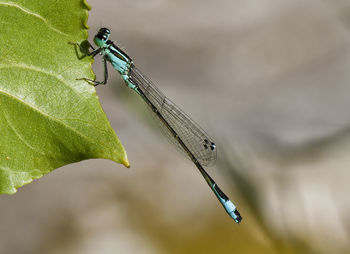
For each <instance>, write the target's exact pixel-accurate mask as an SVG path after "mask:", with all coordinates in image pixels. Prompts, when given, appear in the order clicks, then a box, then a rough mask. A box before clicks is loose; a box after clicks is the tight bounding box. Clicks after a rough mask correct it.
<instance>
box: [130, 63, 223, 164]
mask: <svg viewBox="0 0 350 254" xmlns="http://www.w3.org/2000/svg"><path fill="white" fill-rule="evenodd" d="M129 77H130V78H131V80H132V82H133V83H135V85H137V86H138V87H139V89H140V90H141V91H142V92H143V93H144V94H145V96H146V97H147V98H148V99H149V101H150V102H151V103H152V104H153V105H154V106H155V107H156V108H157V110H158V111H159V112H160V113H161V115H162V116H163V118H164V119H165V120H166V121H167V122H168V123H169V125H170V126H171V127H172V128H173V130H174V131H175V132H176V133H177V135H178V136H179V137H180V138H181V140H182V141H183V142H184V144H185V145H186V146H187V148H188V149H189V150H190V151H191V152H192V154H193V155H194V156H195V157H196V159H197V160H198V161H199V162H200V163H201V164H202V165H204V166H212V165H214V164H215V162H216V150H217V149H216V145H215V143H214V142H213V140H212V139H211V138H210V137H209V136H208V134H207V133H205V131H204V130H203V129H202V128H201V127H200V126H199V125H198V124H197V123H196V122H194V121H193V120H192V119H191V118H190V117H189V116H187V115H186V114H185V113H184V112H183V111H182V110H181V109H180V108H179V107H178V106H176V105H175V104H174V103H173V102H172V101H170V100H169V99H168V98H167V97H166V96H165V95H164V94H163V93H162V92H161V91H160V90H159V89H158V88H157V87H156V86H155V85H154V84H153V83H152V82H151V81H150V80H149V79H148V78H147V77H146V76H144V75H143V74H142V73H141V72H140V71H139V70H138V69H137V68H136V67H134V66H132V67H131V68H130V72H129ZM162 129H163V132H164V133H165V134H166V136H167V137H168V139H169V140H170V142H171V143H172V144H174V145H175V146H176V147H177V148H178V149H179V150H180V151H182V152H183V153H185V155H187V153H186V152H185V150H184V149H183V148H182V146H181V145H180V144H179V142H178V141H177V140H176V138H175V137H174V136H173V134H172V133H171V132H170V130H169V129H168V128H162Z"/></svg>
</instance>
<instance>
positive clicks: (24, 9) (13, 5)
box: [0, 2, 68, 36]
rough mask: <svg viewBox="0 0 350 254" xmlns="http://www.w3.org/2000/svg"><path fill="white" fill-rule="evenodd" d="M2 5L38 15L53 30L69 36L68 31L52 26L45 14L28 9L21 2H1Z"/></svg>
mask: <svg viewBox="0 0 350 254" xmlns="http://www.w3.org/2000/svg"><path fill="white" fill-rule="evenodd" d="M0 5H4V6H9V7H14V8H17V9H19V10H21V11H23V12H25V13H27V14H29V15H32V16H34V17H36V18H38V19H40V20H42V21H43V22H44V23H45V24H46V25H47V26H48V27H49V28H50V29H51V30H53V31H55V32H57V33H59V34H62V35H66V36H68V34H66V33H64V32H62V31H60V30H59V29H57V28H55V27H54V26H52V25H51V24H50V22H49V21H47V19H45V18H44V17H43V16H41V15H39V14H37V13H35V12H32V11H30V10H28V9H26V8H24V7H22V6H20V5H19V4H16V3H4V2H0Z"/></svg>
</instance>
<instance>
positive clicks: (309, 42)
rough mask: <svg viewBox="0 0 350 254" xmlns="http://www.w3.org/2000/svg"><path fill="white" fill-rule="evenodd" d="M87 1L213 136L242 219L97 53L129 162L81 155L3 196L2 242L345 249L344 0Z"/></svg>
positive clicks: (131, 249)
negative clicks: (126, 165) (103, 65)
mask: <svg viewBox="0 0 350 254" xmlns="http://www.w3.org/2000/svg"><path fill="white" fill-rule="evenodd" d="M89 3H90V4H91V5H92V11H91V12H90V17H89V25H90V26H91V30H90V40H91V39H92V37H93V34H94V32H95V31H96V30H97V29H98V28H99V27H101V26H107V27H109V28H110V29H111V31H112V35H111V37H112V39H113V40H115V41H116V42H117V43H118V45H120V46H121V48H123V49H125V50H126V51H127V53H128V54H129V55H130V56H131V57H132V58H133V59H134V61H135V63H136V65H137V66H138V67H139V68H140V69H141V70H143V72H144V73H145V74H146V75H147V76H149V77H150V78H151V79H152V80H153V81H154V82H155V83H156V84H158V86H159V87H160V89H161V90H162V91H163V92H164V93H165V94H166V95H168V97H169V98H171V99H172V100H173V101H175V102H176V103H177V104H178V105H179V106H180V107H181V108H182V109H183V110H184V111H185V112H187V113H188V114H189V115H191V116H192V118H194V119H195V120H196V121H197V122H198V123H200V124H201V125H202V126H203V128H205V129H206V130H207V131H208V132H209V133H210V134H211V136H213V138H214V139H215V140H216V142H217V143H218V152H219V157H218V163H217V166H216V167H213V168H208V170H209V172H210V173H211V175H212V176H213V177H214V179H216V181H217V182H218V183H219V185H220V186H221V187H222V189H223V190H224V191H225V192H226V193H227V195H228V196H230V197H231V199H232V200H233V201H234V202H235V203H236V205H237V206H238V208H239V211H240V212H241V214H242V216H243V222H242V224H241V225H239V226H238V225H236V224H235V223H234V222H233V221H232V220H231V219H230V218H229V217H228V216H227V215H226V214H225V212H224V210H223V209H222V207H221V206H220V204H219V203H218V201H217V200H216V199H215V196H214V195H213V194H212V193H211V191H210V189H209V188H208V186H207V185H206V183H205V181H204V180H203V179H202V178H201V176H200V174H199V173H198V172H197V171H196V168H195V166H194V165H192V164H191V162H190V161H189V160H187V159H185V158H184V157H183V156H182V155H181V154H179V153H177V152H176V151H175V149H172V148H171V147H170V146H169V145H168V144H167V142H166V141H164V138H163V137H162V136H161V135H159V134H158V132H159V131H158V129H157V128H156V125H154V124H153V122H152V120H151V119H152V117H151V114H150V112H149V111H148V110H146V107H145V105H144V103H143V102H142V101H141V100H140V99H139V98H138V96H137V95H135V94H133V92H132V91H130V90H129V89H128V88H127V87H125V85H124V84H123V82H122V80H121V78H120V77H119V75H118V74H117V73H116V72H114V71H113V70H112V68H111V67H110V68H109V69H110V80H109V84H108V85H107V86H105V87H102V86H101V87H98V88H97V93H98V95H99V98H100V100H101V104H102V106H103V108H104V110H105V111H106V114H107V115H108V117H109V119H110V121H111V124H112V126H113V127H114V128H115V130H116V132H117V134H118V136H119V138H120V139H121V141H122V143H123V144H124V146H125V148H126V150H127V152H128V156H129V160H130V162H131V169H126V168H124V167H123V166H121V165H118V164H115V163H112V162H109V161H105V160H89V161H85V162H81V163H77V164H74V165H69V166H66V167H63V168H61V169H57V170H55V171H53V172H52V173H50V174H49V175H47V176H45V177H43V178H42V179H40V180H36V181H34V182H33V183H32V184H29V185H26V186H25V187H23V188H21V189H20V190H19V191H18V193H17V194H15V195H13V196H4V195H2V196H0V211H1V212H0V253H1V254H8V253H11V254H22V253H23V254H24V253H25V254H31V253H33V254H34V253H35V254H40V253H45V254H56V253H68V254H70V253H72V254H73V253H74V254H77V253H78V254H79V253H84V254H88V253H201V254H202V253H224V252H225V253H234V252H235V253H349V251H350V243H349V238H350V236H349V234H350V199H349V197H348V196H349V193H350V187H349V181H350V171H349V166H350V159H349V154H350V128H349V126H350V110H349V106H350V100H349V98H350V86H349V81H350V36H349V35H350V34H349V29H350V1H345V0H338V1H331V0H323V1H321V0H319V1H316V0H310V1H302V0H294V1H290V0H216V1H208V0H186V1H184V0H133V1H130V0H118V1H116V0H104V1H96V0H94V1H93V0H90V1H89ZM94 70H95V72H96V73H97V75H98V77H100V79H101V78H102V69H101V66H100V59H96V61H95V64H94Z"/></svg>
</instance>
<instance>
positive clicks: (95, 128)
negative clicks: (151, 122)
mask: <svg viewBox="0 0 350 254" xmlns="http://www.w3.org/2000/svg"><path fill="white" fill-rule="evenodd" d="M88 10H89V6H88V5H87V4H86V3H85V1H82V0H60V1H57V0H45V1H30V0H22V1H15V0H13V1H9V0H1V1H0V193H8V194H12V193H15V192H16V188H18V187H20V186H23V185H24V184H27V183H30V182H31V181H32V180H33V179H35V178H40V177H41V176H43V175H44V174H47V173H49V172H50V171H52V170H53V169H55V168H58V167H61V166H63V165H66V164H69V163H73V162H78V161H81V160H86V159H90V158H105V159H110V160H113V161H116V162H118V163H123V164H124V165H125V166H129V163H128V159H127V156H126V153H125V151H124V149H123V147H122V145H121V143H120V141H119V140H118V138H117V136H116V134H115V133H114V131H113V129H112V128H111V126H110V124H109V122H108V120H107V117H106V115H105V114H104V112H103V110H102V108H101V106H100V103H99V101H98V98H97V96H96V91H95V88H94V87H93V86H92V85H90V84H88V83H87V82H85V81H81V80H76V79H77V78H82V77H86V78H90V79H91V78H92V79H93V78H94V74H93V72H92V70H91V62H92V59H91V58H89V57H85V58H84V59H82V60H79V59H78V57H77V50H76V47H75V46H74V45H71V44H69V42H81V41H84V40H86V39H87V25H86V20H87V16H88Z"/></svg>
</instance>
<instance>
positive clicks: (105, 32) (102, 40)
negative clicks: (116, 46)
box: [94, 27, 111, 47]
mask: <svg viewBox="0 0 350 254" xmlns="http://www.w3.org/2000/svg"><path fill="white" fill-rule="evenodd" d="M110 34H111V32H110V30H109V29H108V28H105V27H102V28H100V30H98V32H97V34H96V35H95V38H94V42H95V43H96V45H97V46H99V47H103V46H105V44H106V42H107V41H108V38H109V35H110Z"/></svg>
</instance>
